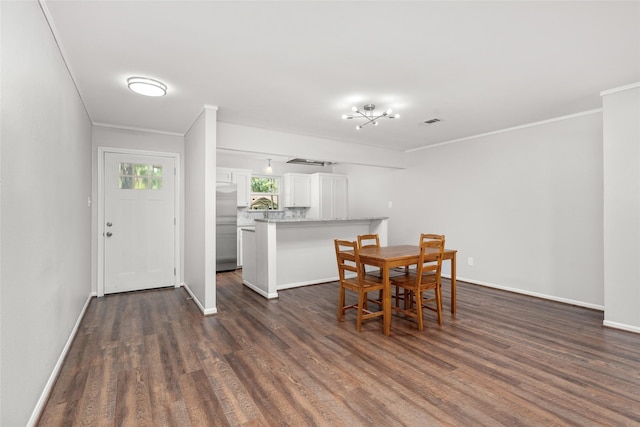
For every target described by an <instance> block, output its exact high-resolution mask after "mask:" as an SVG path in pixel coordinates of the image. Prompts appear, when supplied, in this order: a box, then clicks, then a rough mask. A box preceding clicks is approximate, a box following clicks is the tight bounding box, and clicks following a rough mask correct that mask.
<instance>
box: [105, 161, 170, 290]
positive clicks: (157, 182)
mask: <svg viewBox="0 0 640 427" xmlns="http://www.w3.org/2000/svg"><path fill="white" fill-rule="evenodd" d="M99 154H100V156H99V157H100V164H101V166H102V168H101V171H99V181H100V178H102V179H101V182H99V191H100V190H102V191H101V194H99V206H98V227H99V236H98V237H99V243H98V247H99V251H98V252H99V254H98V264H99V265H98V295H99V296H103V295H105V294H110V293H117V292H128V291H137V290H143V289H152V288H159V287H166V286H177V285H179V279H178V277H179V276H178V274H177V273H178V264H179V255H178V254H179V249H178V248H179V240H178V235H179V233H178V231H177V230H178V221H177V216H178V215H177V211H176V207H177V202H176V201H177V191H176V189H177V184H176V181H177V173H176V170H177V163H178V155H177V154H173V153H153V152H141V151H135V150H122V151H120V150H117V151H112V150H111V149H109V150H108V151H107V149H102V150H99ZM100 260H102V263H100Z"/></svg>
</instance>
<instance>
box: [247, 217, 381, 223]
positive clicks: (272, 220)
mask: <svg viewBox="0 0 640 427" xmlns="http://www.w3.org/2000/svg"><path fill="white" fill-rule="evenodd" d="M383 219H389V217H388V216H379V217H362V218H335V219H317V218H315V219H314V218H269V219H267V218H256V219H255V222H268V223H304V222H339V221H380V220H383Z"/></svg>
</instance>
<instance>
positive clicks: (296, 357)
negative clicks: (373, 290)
mask: <svg viewBox="0 0 640 427" xmlns="http://www.w3.org/2000/svg"><path fill="white" fill-rule="evenodd" d="M217 277H218V296H217V298H218V314H216V315H214V316H209V317H203V316H202V315H201V314H200V312H199V311H198V309H197V307H196V305H195V304H194V302H193V301H191V300H190V298H189V295H188V294H187V293H186V292H185V290H184V289H162V290H153V291H145V292H137V293H128V294H120V295H111V296H107V297H104V298H96V299H94V300H92V302H91V304H90V305H89V308H88V310H87V313H86V316H85V318H84V319H83V320H82V324H81V327H80V331H79V333H78V335H77V337H76V339H75V341H74V342H73V345H72V347H71V350H70V354H69V356H68V357H67V360H66V361H65V363H64V366H63V368H62V370H61V373H60V377H59V378H58V380H57V382H56V384H55V387H54V389H53V391H52V394H51V396H50V398H49V401H48V403H47V405H46V407H45V410H44V412H43V414H42V416H41V419H40V423H39V425H40V426H75V425H87V426H218V425H219V426H225V425H231V426H238V425H251V426H275V425H290V426H306V425H309V426H311V425H316V426H360V425H376V426H382V425H384V426H402V425H406V426H426V425H428V426H440V425H456V426H459V425H465V426H472V425H473V426H481V425H486V426H499V425H504V426H555V425H575V426H596V425H609V426H630V425H640V335H638V334H633V333H628V332H622V331H617V330H614V329H608V328H604V327H602V313H601V312H598V311H593V310H588V309H584V308H579V307H574V306H570V305H565V304H560V303H555V302H550V301H544V300H540V299H536V298H532V297H527V296H523V295H518V294H512V293H508V292H503V291H498V290H494V289H488V288H483V287H479V286H474V285H470V284H465V283H462V282H459V284H458V286H459V287H458V313H457V314H456V316H455V317H453V316H452V315H451V313H450V312H449V310H448V308H449V286H448V283H447V284H445V286H444V304H445V313H444V323H443V325H442V326H438V323H437V321H436V320H435V313H431V312H428V313H427V314H425V330H424V331H423V332H422V333H421V332H418V331H417V329H416V325H415V323H414V322H413V321H412V320H409V319H403V318H401V317H397V316H396V317H394V319H393V322H392V330H391V336H390V337H385V336H383V335H382V333H381V328H382V324H381V320H380V319H379V318H378V319H372V320H369V321H367V322H365V323H364V324H363V328H362V332H361V333H358V332H356V330H355V314H354V313H353V311H351V312H348V314H347V316H346V320H345V321H344V322H342V323H338V322H337V321H336V311H337V299H338V285H337V283H335V282H334V283H328V284H323V285H315V286H308V287H304V288H297V289H290V290H286V291H281V292H279V294H280V298H279V299H277V300H271V301H268V300H266V299H264V298H262V297H261V296H259V295H258V294H256V293H254V292H253V291H251V290H250V289H248V288H246V287H244V286H242V284H241V278H240V274H239V272H231V273H221V274H218V276H217Z"/></svg>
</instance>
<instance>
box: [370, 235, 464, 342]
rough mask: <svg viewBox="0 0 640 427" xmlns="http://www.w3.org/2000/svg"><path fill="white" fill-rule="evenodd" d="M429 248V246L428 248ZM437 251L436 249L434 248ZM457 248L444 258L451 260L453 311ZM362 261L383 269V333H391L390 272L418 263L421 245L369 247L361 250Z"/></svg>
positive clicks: (452, 309)
mask: <svg viewBox="0 0 640 427" xmlns="http://www.w3.org/2000/svg"><path fill="white" fill-rule="evenodd" d="M428 250H429V248H428ZM432 250H433V251H435V249H432ZM457 252H458V251H457V250H455V249H445V250H444V258H443V260H449V261H451V313H453V314H455V312H456V254H457ZM359 253H360V262H361V263H363V264H366V265H371V266H375V267H378V268H380V269H381V271H382V277H383V280H384V291H383V297H382V311H383V316H382V317H383V333H384V334H385V335H389V334H390V333H391V280H390V278H389V272H390V271H391V269H393V268H396V267H405V266H410V265H413V264H417V263H418V259H419V257H420V246H414V245H396V246H381V247H367V248H362V249H360V251H359Z"/></svg>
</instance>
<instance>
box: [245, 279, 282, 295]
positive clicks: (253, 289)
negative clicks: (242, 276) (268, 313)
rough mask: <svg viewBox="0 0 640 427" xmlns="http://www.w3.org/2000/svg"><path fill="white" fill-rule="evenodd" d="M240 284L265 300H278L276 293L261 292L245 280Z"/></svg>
mask: <svg viewBox="0 0 640 427" xmlns="http://www.w3.org/2000/svg"><path fill="white" fill-rule="evenodd" d="M242 284H243V285H245V286H246V287H247V288H249V289H251V290H252V291H254V292H256V293H258V294H260V295H262V296H263V297H265V298H267V299H274V298H278V293H277V292H273V293H268V292H266V291H263V290H262V289H260V288H259V287H257V286H256V285H254V284H253V283H251V282H247V281H246V280H243V281H242Z"/></svg>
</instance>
